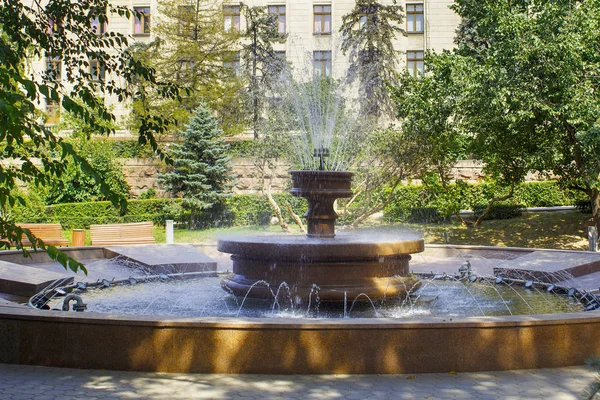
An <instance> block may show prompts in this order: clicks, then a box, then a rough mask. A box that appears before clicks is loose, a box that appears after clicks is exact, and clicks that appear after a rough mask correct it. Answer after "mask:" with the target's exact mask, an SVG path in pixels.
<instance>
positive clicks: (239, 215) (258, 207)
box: [226, 193, 308, 226]
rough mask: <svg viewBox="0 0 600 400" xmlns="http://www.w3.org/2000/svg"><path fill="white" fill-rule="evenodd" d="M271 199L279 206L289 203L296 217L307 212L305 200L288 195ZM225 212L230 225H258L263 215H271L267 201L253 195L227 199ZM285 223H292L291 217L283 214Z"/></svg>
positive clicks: (284, 194)
mask: <svg viewBox="0 0 600 400" xmlns="http://www.w3.org/2000/svg"><path fill="white" fill-rule="evenodd" d="M273 199H274V200H275V201H276V202H277V204H279V205H283V204H286V203H289V204H290V206H291V207H292V210H294V213H296V214H297V215H304V213H306V211H307V210H308V204H307V202H306V200H305V199H303V198H301V197H295V196H292V195H291V194H288V193H277V194H273ZM226 210H227V211H228V212H229V213H231V214H230V216H231V218H232V225H234V226H244V225H260V222H261V221H260V219H261V216H262V215H263V213H269V214H271V213H272V209H271V206H270V205H269V201H268V200H267V199H266V197H264V196H260V195H255V194H238V195H235V196H232V197H230V198H229V199H227V208H226ZM283 216H284V218H285V219H286V222H287V223H294V221H293V219H292V217H291V216H290V215H289V214H288V213H286V212H285V211H284V212H283Z"/></svg>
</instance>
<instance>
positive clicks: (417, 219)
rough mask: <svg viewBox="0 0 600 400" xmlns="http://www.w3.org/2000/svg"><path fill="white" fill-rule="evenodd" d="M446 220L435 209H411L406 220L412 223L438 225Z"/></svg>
mask: <svg viewBox="0 0 600 400" xmlns="http://www.w3.org/2000/svg"><path fill="white" fill-rule="evenodd" d="M443 220H444V218H442V216H441V215H440V213H439V211H438V210H437V209H435V208H431V207H428V208H411V209H410V210H409V213H408V217H407V218H406V221H407V222H410V223H422V224H437V223H440V222H442V221H443Z"/></svg>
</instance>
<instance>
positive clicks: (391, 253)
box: [217, 236, 424, 303]
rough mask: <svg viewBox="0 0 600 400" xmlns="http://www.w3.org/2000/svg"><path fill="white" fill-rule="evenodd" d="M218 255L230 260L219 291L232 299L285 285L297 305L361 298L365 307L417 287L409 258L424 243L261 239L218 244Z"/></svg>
mask: <svg viewBox="0 0 600 400" xmlns="http://www.w3.org/2000/svg"><path fill="white" fill-rule="evenodd" d="M217 249H218V250H219V251H221V252H223V253H230V254H232V256H231V259H232V261H233V276H232V277H230V278H227V279H224V280H223V282H222V285H223V287H224V288H225V290H227V291H229V292H231V293H233V294H234V295H236V296H240V297H243V296H249V297H252V298H270V297H273V295H274V293H275V292H276V291H277V290H278V289H279V286H280V285H282V284H285V285H287V287H289V290H290V293H291V294H292V296H293V297H294V299H295V301H296V303H303V302H308V301H310V299H311V296H314V297H315V298H316V297H317V296H318V297H319V299H320V301H322V302H343V301H345V300H346V299H348V298H350V299H354V298H356V297H357V296H359V295H361V294H362V295H365V296H364V298H362V300H363V301H365V300H367V297H368V298H370V299H371V300H379V299H382V298H391V297H404V296H405V295H406V293H407V292H409V291H410V290H411V289H412V288H413V287H414V285H415V284H416V282H417V280H416V279H415V278H414V277H412V276H410V275H409V264H408V263H409V260H410V258H411V257H410V255H409V254H411V253H418V252H422V251H423V250H424V242H423V239H421V238H418V237H416V236H412V237H411V236H409V237H403V238H398V239H389V238H377V237H374V238H364V237H353V236H338V237H336V238H328V239H320V238H312V237H306V236H265V237H239V238H227V239H221V240H219V243H218V247H217ZM258 281H263V282H264V284H256V282H258ZM267 284H268V286H267ZM315 284H317V285H318V287H316V286H315Z"/></svg>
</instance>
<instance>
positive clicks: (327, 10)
mask: <svg viewBox="0 0 600 400" xmlns="http://www.w3.org/2000/svg"><path fill="white" fill-rule="evenodd" d="M313 10H314V18H315V19H314V25H315V35H330V34H331V6H314V8H313Z"/></svg>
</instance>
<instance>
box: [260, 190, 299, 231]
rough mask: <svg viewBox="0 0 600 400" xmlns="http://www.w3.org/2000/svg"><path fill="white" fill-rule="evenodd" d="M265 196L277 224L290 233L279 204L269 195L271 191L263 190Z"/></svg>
mask: <svg viewBox="0 0 600 400" xmlns="http://www.w3.org/2000/svg"><path fill="white" fill-rule="evenodd" d="M264 193H265V196H267V200H269V204H270V205H271V208H273V211H275V216H276V217H277V220H278V221H279V226H281V228H282V229H283V230H285V231H286V232H288V233H292V230H291V229H290V226H289V225H288V224H287V223H286V222H285V221H284V220H283V215H282V214H281V208H280V207H279V205H278V204H277V202H276V201H275V199H274V198H273V196H271V191H270V190H269V191H265V192H264Z"/></svg>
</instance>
